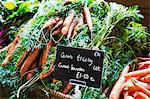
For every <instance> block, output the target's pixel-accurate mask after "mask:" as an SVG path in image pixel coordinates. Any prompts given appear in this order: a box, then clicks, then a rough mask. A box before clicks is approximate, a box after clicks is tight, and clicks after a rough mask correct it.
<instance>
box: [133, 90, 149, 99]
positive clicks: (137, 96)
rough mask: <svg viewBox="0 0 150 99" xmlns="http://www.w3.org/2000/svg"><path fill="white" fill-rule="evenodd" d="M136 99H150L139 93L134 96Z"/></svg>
mask: <svg viewBox="0 0 150 99" xmlns="http://www.w3.org/2000/svg"><path fill="white" fill-rule="evenodd" d="M134 99H150V98H149V97H148V96H147V95H146V94H144V93H143V92H140V91H138V92H136V93H135V94H134Z"/></svg>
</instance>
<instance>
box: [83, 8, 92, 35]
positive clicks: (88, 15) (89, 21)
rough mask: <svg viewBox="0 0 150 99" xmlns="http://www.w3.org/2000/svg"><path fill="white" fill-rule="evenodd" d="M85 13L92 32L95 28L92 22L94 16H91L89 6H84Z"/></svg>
mask: <svg viewBox="0 0 150 99" xmlns="http://www.w3.org/2000/svg"><path fill="white" fill-rule="evenodd" d="M83 15H84V17H85V20H86V22H87V25H88V27H89V30H90V32H91V33H92V30H93V26H92V25H93V23H92V18H91V15H90V11H89V8H88V7H86V6H84V8H83Z"/></svg>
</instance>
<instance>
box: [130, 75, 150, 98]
mask: <svg viewBox="0 0 150 99" xmlns="http://www.w3.org/2000/svg"><path fill="white" fill-rule="evenodd" d="M131 81H132V83H133V84H134V86H135V87H136V89H137V90H138V91H141V92H143V93H145V94H146V95H148V96H149V97H150V91H149V90H148V89H147V88H145V87H143V86H141V85H140V84H139V83H138V82H137V80H135V79H133V78H131Z"/></svg>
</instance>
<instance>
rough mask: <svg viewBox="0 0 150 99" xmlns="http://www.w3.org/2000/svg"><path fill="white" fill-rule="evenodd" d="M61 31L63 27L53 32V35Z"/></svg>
mask: <svg viewBox="0 0 150 99" xmlns="http://www.w3.org/2000/svg"><path fill="white" fill-rule="evenodd" d="M60 32H61V28H58V29H57V30H55V31H54V32H53V33H52V36H55V35H58V34H59V33H60Z"/></svg>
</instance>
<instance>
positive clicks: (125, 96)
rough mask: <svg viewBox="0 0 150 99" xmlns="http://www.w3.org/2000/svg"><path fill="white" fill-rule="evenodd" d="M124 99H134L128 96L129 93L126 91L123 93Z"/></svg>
mask: <svg viewBox="0 0 150 99" xmlns="http://www.w3.org/2000/svg"><path fill="white" fill-rule="evenodd" d="M124 99H134V98H133V97H132V96H131V95H129V92H128V91H126V92H125V93H124Z"/></svg>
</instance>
